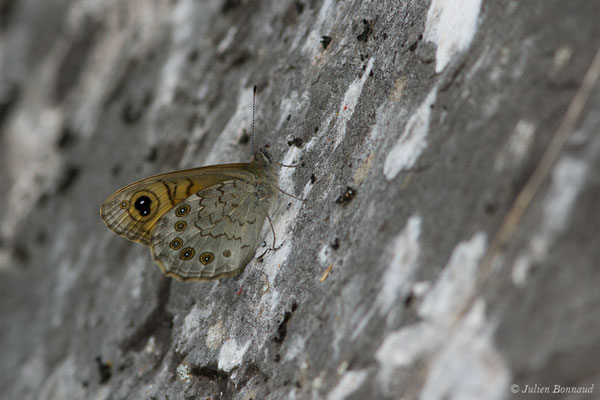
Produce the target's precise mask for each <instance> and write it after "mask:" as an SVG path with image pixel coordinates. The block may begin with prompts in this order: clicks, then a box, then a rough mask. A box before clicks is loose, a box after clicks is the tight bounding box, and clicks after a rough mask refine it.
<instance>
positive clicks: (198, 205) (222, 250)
mask: <svg viewBox="0 0 600 400" xmlns="http://www.w3.org/2000/svg"><path fill="white" fill-rule="evenodd" d="M264 193H265V190H264V187H263V185H261V184H259V183H258V184H257V183H256V182H253V181H250V182H248V181H245V180H240V179H232V180H229V181H225V182H222V183H219V184H216V185H213V186H211V187H208V188H206V189H203V190H200V191H199V192H198V193H196V194H193V195H191V196H190V197H188V198H187V199H185V200H184V201H182V202H181V203H179V204H178V205H177V206H176V207H174V208H173V209H171V210H169V211H167V212H166V213H165V214H164V215H163V216H162V217H161V218H160V219H159V220H158V221H157V222H156V227H155V229H154V231H153V234H152V237H151V241H150V247H151V251H152V257H153V258H154V261H155V262H156V263H157V264H158V265H159V266H160V268H161V270H162V271H163V272H164V273H165V274H166V275H168V276H173V277H176V278H179V279H182V280H210V279H217V278H222V277H226V276H234V275H237V274H238V273H240V272H241V271H242V270H243V267H244V266H245V265H246V264H247V263H248V261H249V260H250V259H251V258H252V256H253V254H254V251H255V249H256V244H257V241H258V236H259V234H260V231H261V229H262V226H263V223H264V220H265V215H266V214H265V209H266V208H268V207H265V206H267V202H268V199H267V198H265V196H264Z"/></svg>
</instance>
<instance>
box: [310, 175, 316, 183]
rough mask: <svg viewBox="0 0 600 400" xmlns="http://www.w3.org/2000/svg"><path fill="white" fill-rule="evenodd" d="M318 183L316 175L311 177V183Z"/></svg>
mask: <svg viewBox="0 0 600 400" xmlns="http://www.w3.org/2000/svg"><path fill="white" fill-rule="evenodd" d="M316 181H317V177H316V176H315V174H312V175H311V176H310V183H315V182H316Z"/></svg>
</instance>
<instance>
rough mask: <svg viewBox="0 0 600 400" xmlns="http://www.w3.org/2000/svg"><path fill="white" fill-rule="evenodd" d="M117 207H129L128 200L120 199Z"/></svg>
mask: <svg viewBox="0 0 600 400" xmlns="http://www.w3.org/2000/svg"><path fill="white" fill-rule="evenodd" d="M119 207H121V209H122V210H124V209H126V208H128V207H129V202H128V201H122V202H121V204H119Z"/></svg>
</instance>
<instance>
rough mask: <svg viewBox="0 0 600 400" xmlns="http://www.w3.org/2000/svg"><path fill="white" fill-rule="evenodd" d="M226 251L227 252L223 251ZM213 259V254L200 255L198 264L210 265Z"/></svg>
mask: <svg viewBox="0 0 600 400" xmlns="http://www.w3.org/2000/svg"><path fill="white" fill-rule="evenodd" d="M225 251H227V250H225ZM214 259H215V256H214V255H213V253H208V252H206V253H202V254H200V262H201V263H202V264H204V265H207V264H210V263H211V262H213V260H214Z"/></svg>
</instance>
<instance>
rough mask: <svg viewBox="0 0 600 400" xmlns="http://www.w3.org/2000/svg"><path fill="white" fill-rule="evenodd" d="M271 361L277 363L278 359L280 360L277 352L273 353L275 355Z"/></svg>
mask: <svg viewBox="0 0 600 400" xmlns="http://www.w3.org/2000/svg"><path fill="white" fill-rule="evenodd" d="M273 361H275V362H276V363H278V362H279V361H281V356H280V355H279V354H275V357H273Z"/></svg>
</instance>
